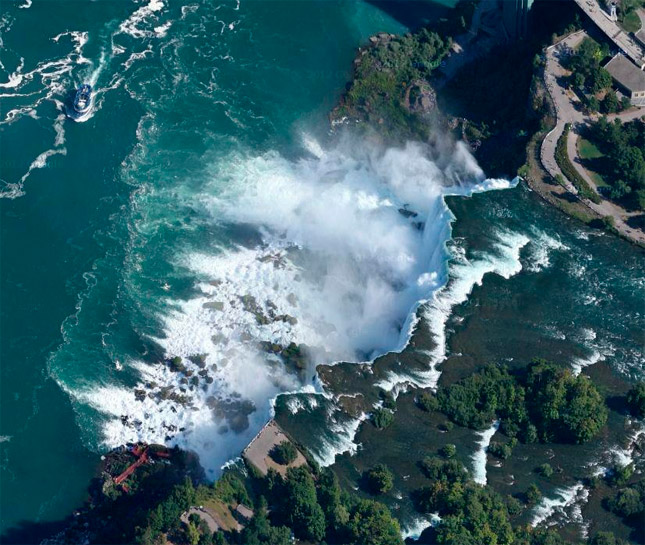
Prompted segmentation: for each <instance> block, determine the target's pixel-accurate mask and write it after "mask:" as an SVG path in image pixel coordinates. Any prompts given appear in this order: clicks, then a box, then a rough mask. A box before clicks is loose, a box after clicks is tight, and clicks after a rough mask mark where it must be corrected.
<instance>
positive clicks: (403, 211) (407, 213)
mask: <svg viewBox="0 0 645 545" xmlns="http://www.w3.org/2000/svg"><path fill="white" fill-rule="evenodd" d="M399 214H401V215H402V216H403V217H404V218H416V217H417V216H418V215H419V214H417V213H416V212H413V211H412V210H408V209H407V208H399Z"/></svg>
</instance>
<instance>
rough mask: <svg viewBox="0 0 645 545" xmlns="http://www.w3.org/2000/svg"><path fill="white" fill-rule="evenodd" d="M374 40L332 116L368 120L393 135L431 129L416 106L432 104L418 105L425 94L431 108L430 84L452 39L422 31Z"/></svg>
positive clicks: (423, 131) (357, 66) (365, 51)
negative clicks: (420, 117)
mask: <svg viewBox="0 0 645 545" xmlns="http://www.w3.org/2000/svg"><path fill="white" fill-rule="evenodd" d="M375 41H376V43H374V44H373V45H372V46H370V47H367V48H365V49H364V50H363V51H362V53H361V55H360V57H359V59H358V62H357V63H356V65H355V73H354V78H353V80H352V83H351V85H350V87H349V89H348V91H347V93H346V94H345V96H344V97H343V99H342V101H341V104H340V106H339V107H338V108H337V109H336V110H335V112H334V114H333V117H335V118H337V119H341V118H343V117H349V118H352V119H359V120H363V121H367V122H369V123H370V124H372V125H374V126H376V125H378V126H379V130H380V131H381V132H382V133H383V134H384V135H389V136H392V137H400V136H405V135H410V134H419V133H425V132H427V128H424V125H423V123H421V122H420V120H419V119H418V118H417V116H416V115H415V111H414V110H415V109H421V110H423V109H426V110H427V109H428V108H415V103H417V102H418V103H419V104H420V105H421V104H422V102H423V100H422V99H423V97H426V98H427V99H428V100H429V101H430V103H429V104H427V106H432V105H433V103H434V94H433V93H432V91H431V89H430V88H429V86H428V85H427V83H426V82H427V79H428V78H429V76H430V74H431V73H432V71H433V70H434V69H436V68H437V67H438V66H439V63H440V62H441V59H442V58H443V57H444V56H445V55H446V54H447V53H448V50H449V47H450V40H449V39H448V40H444V39H442V38H441V37H440V36H439V34H437V33H436V32H432V31H430V30H428V29H421V30H420V31H418V32H415V33H414V34H405V35H404V36H393V35H387V34H384V35H379V38H378V39H376V40H375ZM417 99H418V101H417ZM430 109H431V108H430Z"/></svg>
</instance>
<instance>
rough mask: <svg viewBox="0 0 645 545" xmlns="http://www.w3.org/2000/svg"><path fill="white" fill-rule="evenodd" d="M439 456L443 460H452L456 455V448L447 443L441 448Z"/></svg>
mask: <svg viewBox="0 0 645 545" xmlns="http://www.w3.org/2000/svg"><path fill="white" fill-rule="evenodd" d="M439 454H441V456H443V457H444V458H454V457H455V454H457V447H456V446H455V445H453V444H450V443H449V444H447V445H445V446H443V447H442V448H441V450H440V451H439Z"/></svg>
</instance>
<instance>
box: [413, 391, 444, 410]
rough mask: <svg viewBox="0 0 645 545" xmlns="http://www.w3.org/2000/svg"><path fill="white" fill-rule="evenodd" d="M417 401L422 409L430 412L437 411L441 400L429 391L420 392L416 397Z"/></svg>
mask: <svg viewBox="0 0 645 545" xmlns="http://www.w3.org/2000/svg"><path fill="white" fill-rule="evenodd" d="M416 402H417V406H418V407H419V408H420V409H422V410H424V411H426V412H428V413H429V412H432V411H436V410H437V409H438V408H439V401H437V398H436V396H434V395H432V394H430V393H428V392H422V393H420V394H419V395H418V396H417V398H416Z"/></svg>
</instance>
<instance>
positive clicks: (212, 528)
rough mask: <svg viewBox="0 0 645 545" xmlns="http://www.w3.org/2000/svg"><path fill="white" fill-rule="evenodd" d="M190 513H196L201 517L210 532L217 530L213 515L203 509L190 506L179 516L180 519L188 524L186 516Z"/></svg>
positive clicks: (217, 526)
mask: <svg viewBox="0 0 645 545" xmlns="http://www.w3.org/2000/svg"><path fill="white" fill-rule="evenodd" d="M190 515H197V516H198V517H199V518H200V519H202V520H203V521H204V522H205V523H206V524H207V525H208V529H209V530H210V531H211V532H217V530H219V525H218V524H217V522H216V521H215V519H214V518H213V516H212V515H211V514H210V513H209V512H208V511H206V510H205V509H198V508H197V507H191V508H190V509H189V510H188V511H186V512H185V513H184V514H183V515H182V516H181V521H182V522H184V523H186V524H188V517H189V516H190Z"/></svg>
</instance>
